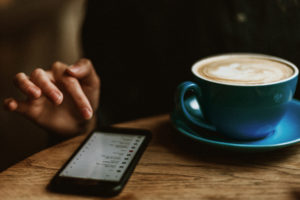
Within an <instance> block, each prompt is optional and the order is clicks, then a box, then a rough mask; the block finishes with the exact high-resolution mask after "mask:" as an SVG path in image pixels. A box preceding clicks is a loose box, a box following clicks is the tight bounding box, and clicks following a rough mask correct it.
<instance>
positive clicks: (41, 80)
mask: <svg viewBox="0 0 300 200" xmlns="http://www.w3.org/2000/svg"><path fill="white" fill-rule="evenodd" d="M30 79H31V80H32V82H33V83H35V84H36V85H37V86H38V87H39V88H40V89H41V90H42V92H43V94H44V95H45V96H47V97H48V99H49V100H50V101H52V102H53V103H54V104H56V105H59V104H61V103H62V101H63V94H62V92H61V91H60V90H59V89H58V88H57V87H56V86H55V85H54V84H53V82H52V81H51V80H50V78H49V76H48V75H47V73H46V72H45V71H44V70H43V69H40V68H37V69H35V70H34V71H33V72H32V74H31V76H30Z"/></svg>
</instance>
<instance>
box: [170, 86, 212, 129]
mask: <svg viewBox="0 0 300 200" xmlns="http://www.w3.org/2000/svg"><path fill="white" fill-rule="evenodd" d="M189 91H190V92H191V93H192V95H194V96H195V97H196V99H197V101H198V104H199V106H200V103H199V99H201V98H202V95H201V94H202V92H201V89H200V87H199V86H198V85H197V84H196V83H194V82H191V81H186V82H183V83H181V84H180V85H179V86H178V87H177V91H176V93H175V108H176V111H177V112H178V111H179V113H181V115H183V117H184V118H185V119H186V120H187V121H188V122H191V123H192V124H193V125H196V126H198V127H202V128H205V129H208V130H211V131H215V130H216V129H215V127H213V126H212V125H211V124H209V123H208V122H207V121H206V120H205V119H204V117H203V115H202V113H201V116H199V115H198V116H196V115H195V114H194V113H192V112H190V110H193V109H194V108H191V106H190V104H186V103H185V96H186V93H187V92H189ZM187 107H189V108H187Z"/></svg>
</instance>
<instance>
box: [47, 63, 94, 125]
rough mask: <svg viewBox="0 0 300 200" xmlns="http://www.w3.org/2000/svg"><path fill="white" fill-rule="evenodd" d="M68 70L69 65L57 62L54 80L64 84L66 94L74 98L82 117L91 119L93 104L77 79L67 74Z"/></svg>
mask: <svg viewBox="0 0 300 200" xmlns="http://www.w3.org/2000/svg"><path fill="white" fill-rule="evenodd" d="M67 68H68V66H67V65H65V64H63V63H61V62H55V63H54V64H53V66H52V70H53V74H54V78H55V80H56V81H58V82H59V83H60V84H62V86H63V88H64V89H65V90H66V92H67V93H68V94H69V95H70V96H71V97H72V99H73V101H74V103H75V104H76V106H77V107H78V109H79V111H80V113H81V115H82V116H83V117H84V118H85V119H90V118H91V117H92V116H93V109H92V107H91V104H90V102H89V100H88V98H87V96H86V95H85V93H84V92H83V90H82V87H81V85H80V83H79V81H78V80H77V78H75V77H72V76H70V75H68V74H65V71H66V70H67Z"/></svg>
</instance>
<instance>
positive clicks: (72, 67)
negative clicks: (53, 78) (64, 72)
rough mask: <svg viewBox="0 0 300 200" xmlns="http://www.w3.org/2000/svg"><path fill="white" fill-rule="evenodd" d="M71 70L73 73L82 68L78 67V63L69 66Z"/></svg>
mask: <svg viewBox="0 0 300 200" xmlns="http://www.w3.org/2000/svg"><path fill="white" fill-rule="evenodd" d="M68 69H69V70H70V71H71V72H73V73H77V72H78V71H79V70H80V68H79V67H78V66H76V65H72V66H71V67H69V68H68Z"/></svg>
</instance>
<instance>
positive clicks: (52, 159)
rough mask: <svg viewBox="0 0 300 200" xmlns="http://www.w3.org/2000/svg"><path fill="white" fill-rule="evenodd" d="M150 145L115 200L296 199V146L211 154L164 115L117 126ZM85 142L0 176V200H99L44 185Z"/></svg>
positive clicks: (299, 158)
mask: <svg viewBox="0 0 300 200" xmlns="http://www.w3.org/2000/svg"><path fill="white" fill-rule="evenodd" d="M117 126H120V127H136V128H144V129H149V130H151V131H152V133H153V139H152V141H151V143H150V145H149V147H148V148H147V150H146V152H145V153H144V155H143V156H142V158H141V160H140V162H139V164H138V165H137V167H136V169H135V171H134V173H133V175H132V177H131V178H130V179H129V181H128V183H127V185H126V186H125V188H124V190H123V192H122V193H121V194H120V195H118V196H116V197H114V198H112V199H118V200H127V199H128V200H137V199H143V200H150V199H151V200H152V199H153V200H159V199H173V200H176V199H180V200H182V199H188V200H193V199H209V200H217V199H220V200H229V199H234V200H235V199H253V200H259V199H276V200H281V199H300V170H299V169H300V146H299V145H293V146H291V147H288V148H284V149H280V150H277V151H273V152H266V153H252V154H250V153H239V152H230V151H227V150H222V149H216V148H214V147H210V146H207V145H204V144H201V143H197V142H194V141H191V140H190V139H188V138H185V137H184V136H181V135H180V134H179V133H178V132H177V131H175V129H174V128H173V127H172V124H171V122H170V120H169V116H168V115H161V116H156V117H150V118H145V119H140V120H136V121H132V122H127V123H123V124H119V125H117ZM85 137H86V136H78V137H75V138H72V139H69V140H67V141H64V142H63V143H60V144H58V145H56V146H53V147H51V148H49V149H46V150H44V151H41V152H39V153H37V154H35V155H32V156H31V157H29V158H27V159H25V160H23V161H21V162H19V163H18V164H16V165H14V166H12V167H10V168H8V169H7V170H6V171H3V172H2V173H0V199H1V200H5V199H13V200H15V199H39V200H44V199H59V200H64V199H73V200H77V199H101V198H100V197H96V196H76V195H65V194H56V193H51V192H50V191H48V190H47V189H46V188H47V184H48V183H49V181H50V180H51V178H52V177H53V176H54V174H55V173H56V172H57V170H58V169H59V168H60V167H61V166H62V165H63V164H64V162H65V161H66V160H67V159H68V158H69V157H70V156H71V154H72V153H73V151H74V150H75V149H76V148H77V147H78V146H79V144H80V143H81V142H82V141H83V140H84V138H85Z"/></svg>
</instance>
